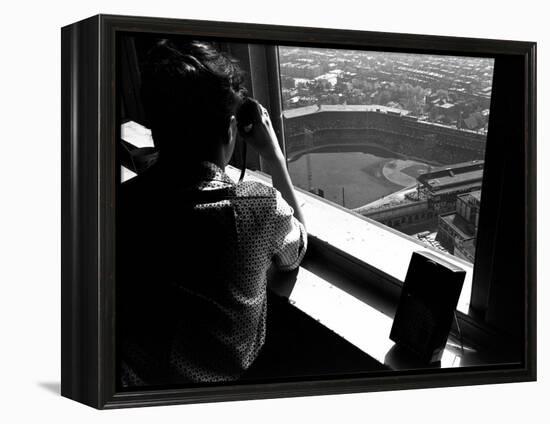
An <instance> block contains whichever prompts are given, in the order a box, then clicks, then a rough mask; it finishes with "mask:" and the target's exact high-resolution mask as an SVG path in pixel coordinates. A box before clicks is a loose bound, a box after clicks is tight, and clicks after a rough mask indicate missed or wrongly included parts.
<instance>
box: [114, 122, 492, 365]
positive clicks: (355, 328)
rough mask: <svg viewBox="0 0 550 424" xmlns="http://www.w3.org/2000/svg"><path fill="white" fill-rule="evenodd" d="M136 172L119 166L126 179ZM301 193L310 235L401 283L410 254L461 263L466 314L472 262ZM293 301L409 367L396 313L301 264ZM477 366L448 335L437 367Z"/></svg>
mask: <svg viewBox="0 0 550 424" xmlns="http://www.w3.org/2000/svg"><path fill="white" fill-rule="evenodd" d="M121 135H122V138H123V139H124V140H125V141H127V142H129V143H131V144H133V145H135V146H136V147H149V146H153V142H152V139H151V136H150V132H149V130H147V129H146V128H144V127H142V126H141V125H139V124H136V123H135V122H128V123H126V124H124V125H122V134H121ZM226 172H227V174H228V175H229V176H230V177H231V178H232V179H233V180H234V181H237V180H238V178H239V175H240V170H238V169H236V168H234V167H232V166H228V167H227V168H226ZM134 176H135V174H134V173H133V172H132V171H129V170H128V169H126V168H124V167H122V168H121V180H122V181H126V180H128V179H131V178H133V177H134ZM245 179H247V180H254V181H260V182H263V183H268V184H270V183H271V182H270V177H269V176H267V175H265V174H263V173H259V172H253V171H247V173H246V176H245ZM297 195H298V199H299V202H300V205H301V207H302V209H303V212H304V215H305V218H306V220H307V227H308V232H309V233H310V234H311V235H314V236H315V237H316V238H318V239H320V240H322V241H324V242H326V243H328V244H330V245H332V246H334V247H335V248H337V249H339V250H342V251H344V252H346V253H347V254H350V255H352V256H354V257H355V258H356V259H358V260H360V261H362V262H364V263H366V264H369V265H371V266H373V267H375V268H377V269H379V270H381V271H383V272H384V273H386V274H388V275H390V276H392V277H394V278H396V279H397V280H399V281H403V280H404V279H405V275H406V272H407V268H408V265H409V261H410V258H411V255H412V253H413V252H414V251H415V250H423V249H424V250H430V251H431V252H433V253H435V254H436V255H438V256H440V257H442V258H443V259H445V260H447V261H449V262H452V263H454V264H456V265H458V266H460V267H462V268H463V269H464V270H465V271H466V279H465V282H464V288H463V291H462V294H461V297H460V300H459V304H458V308H457V309H458V310H459V311H461V312H464V313H467V312H468V306H469V299H470V293H471V282H472V271H473V267H472V266H471V265H470V264H468V263H466V262H464V261H461V260H457V259H455V258H453V257H450V256H448V255H443V254H441V253H439V252H437V251H434V250H431V249H427V248H426V247H425V246H423V245H420V244H419V243H417V242H415V241H414V240H412V239H410V238H409V237H406V236H403V235H400V234H398V233H397V232H395V231H393V230H390V229H388V228H387V227H384V226H381V225H378V224H375V223H373V222H369V221H368V220H365V219H363V218H361V217H359V216H356V215H354V214H353V213H349V212H347V211H345V210H342V209H340V208H338V207H336V206H334V207H333V206H331V205H330V204H329V203H327V202H326V201H323V200H320V199H318V198H316V197H315V196H313V195H310V194H307V193H303V192H298V194H297ZM289 300H290V302H291V303H292V304H293V305H294V306H295V307H297V308H298V309H300V310H301V311H303V312H304V313H306V314H308V315H309V316H311V317H312V318H314V319H316V320H317V321H319V322H320V323H321V324H322V325H324V326H325V327H327V328H328V329H330V330H332V331H334V332H335V333H336V334H338V335H339V336H341V337H343V338H344V339H345V340H347V341H348V342H350V343H352V344H353V345H355V346H356V347H358V348H359V349H361V350H362V351H363V352H365V353H367V354H368V355H370V356H371V357H373V358H375V359H376V360H377V361H379V362H380V363H383V364H386V365H387V366H389V367H390V368H392V369H404V368H410V367H409V366H407V365H403V364H401V363H397V362H394V361H393V360H392V358H391V351H392V347H393V346H394V342H393V341H391V340H390V338H389V334H390V330H391V326H392V323H393V317H392V316H390V315H389V314H385V313H384V312H382V309H381V308H378V307H376V305H372V304H369V303H371V302H368V301H366V300H365V299H360V298H359V297H356V296H354V295H352V294H350V293H348V292H346V291H344V290H342V289H340V288H338V287H336V286H335V285H334V284H332V283H331V281H328V279H325V277H323V276H322V273H313V272H311V271H309V270H307V269H306V268H304V267H300V269H299V270H298V275H297V277H296V283H295V285H294V288H293V290H292V293H291V294H290V296H289ZM336 311H337V313H335V312H336ZM474 365H482V362H481V359H480V356H479V355H478V354H477V353H476V352H475V350H473V349H472V348H470V347H468V346H463V349H461V347H460V344H459V343H457V342H456V341H453V340H452V339H449V341H448V343H447V346H446V349H445V352H444V354H443V357H442V359H441V364H440V365H439V366H440V367H441V368H451V367H465V366H474Z"/></svg>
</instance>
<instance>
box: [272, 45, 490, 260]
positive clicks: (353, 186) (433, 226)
mask: <svg viewBox="0 0 550 424" xmlns="http://www.w3.org/2000/svg"><path fill="white" fill-rule="evenodd" d="M279 63H280V77H281V90H282V97H283V123H284V130H285V142H286V153H287V161H288V167H289V170H290V174H291V177H292V180H293V182H294V184H295V185H297V186H298V187H301V188H303V189H305V190H308V191H310V192H312V193H314V194H316V195H318V196H321V197H324V198H325V199H327V200H329V201H332V202H335V203H338V204H340V205H342V206H344V207H346V208H349V209H350V210H353V211H354V212H356V213H359V214H361V215H364V216H366V217H369V218H371V219H374V220H376V221H378V222H381V223H384V224H385V225H388V226H390V227H393V228H395V229H397V230H399V231H401V232H403V233H404V234H407V235H408V236H411V237H415V238H417V239H419V240H421V241H422V242H424V243H425V244H426V245H427V246H430V247H432V248H435V249H438V250H440V251H444V252H448V253H450V254H453V255H455V256H457V257H460V258H462V259H465V260H467V261H469V262H473V260H474V255H475V240H476V233H477V213H467V211H468V210H470V211H478V210H479V204H480V199H481V182H482V174H483V164H484V156H485V145H486V139H487V127H488V119H489V105H490V99H491V89H492V78H493V67H494V60H493V59H488V58H470V57H454V56H434V55H420V54H402V53H387V52H366V51H355V50H335V49H319V48H302V47H279ZM458 200H460V202H458ZM457 203H463V206H460V207H457Z"/></svg>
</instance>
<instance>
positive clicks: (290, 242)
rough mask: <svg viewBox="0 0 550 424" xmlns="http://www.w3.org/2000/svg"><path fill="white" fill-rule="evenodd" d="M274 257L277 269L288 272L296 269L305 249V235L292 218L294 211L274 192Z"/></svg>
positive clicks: (299, 225)
mask: <svg viewBox="0 0 550 424" xmlns="http://www.w3.org/2000/svg"><path fill="white" fill-rule="evenodd" d="M275 193H276V194H275V203H276V204H275V212H274V217H273V228H274V232H275V234H274V237H273V242H274V255H273V261H274V262H275V264H276V265H277V267H278V268H279V269H281V270H284V271H290V270H293V269H295V268H297V267H298V265H300V262H301V261H302V259H303V257H304V255H305V253H306V249H307V233H306V229H305V227H304V225H303V224H302V223H301V222H300V221H298V220H297V219H296V218H295V217H294V215H293V214H294V209H293V208H292V207H291V206H290V205H289V204H288V203H287V202H286V200H285V199H283V197H282V196H281V193H280V192H279V191H278V190H275Z"/></svg>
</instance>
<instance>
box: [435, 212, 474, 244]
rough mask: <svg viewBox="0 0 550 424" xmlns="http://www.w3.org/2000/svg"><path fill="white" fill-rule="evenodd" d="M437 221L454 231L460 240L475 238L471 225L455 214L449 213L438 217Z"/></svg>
mask: <svg viewBox="0 0 550 424" xmlns="http://www.w3.org/2000/svg"><path fill="white" fill-rule="evenodd" d="M439 219H440V220H441V221H443V222H445V223H446V224H447V225H448V226H449V227H451V228H452V229H453V230H454V231H456V232H457V233H458V234H459V235H460V236H461V237H462V239H469V238H472V237H474V236H475V233H474V231H473V227H472V225H471V224H470V223H469V222H468V221H466V219H464V218H463V217H462V216H461V215H459V214H458V213H456V212H449V213H445V214H441V215H439Z"/></svg>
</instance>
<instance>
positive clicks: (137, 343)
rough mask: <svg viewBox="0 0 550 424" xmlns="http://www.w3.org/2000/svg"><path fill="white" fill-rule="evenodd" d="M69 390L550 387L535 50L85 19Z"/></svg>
mask: <svg viewBox="0 0 550 424" xmlns="http://www.w3.org/2000/svg"><path fill="white" fill-rule="evenodd" d="M61 41H62V97H61V99H62V129H61V134H62V140H61V143H62V349H61V350H62V379H61V392H62V395H63V396H66V397H69V398H71V399H74V400H76V401H79V402H82V403H85V404H87V405H90V406H93V407H95V408H99V409H103V408H119V407H130V406H145V405H167V404H177V403H193V402H213V401H220V400H237V399H258V398H270V397H290V396H304V395H319V394H331V393H351V392H363V391H379V390H395V389H411V388H424V387H443V386H457V385H473V384H487V383H505V382H518V381H533V380H535V379H536V322H535V321H536V320H535V318H536V273H535V263H536V110H535V107H536V76H535V68H536V66H535V50H536V44H535V43H532V42H525V41H505V40H489V39H472V38H458V37H442V36H428V35H412V34H396V33H384V32H364V31H349V30H338V29H320V28H302V27H289V26H274V25H259V24H239V23H227V22H214V21H197V20H178V19H162V18H145V17H129V16H114V15H97V16H95V17H91V18H89V19H86V20H83V21H80V22H78V23H75V24H72V25H69V26H66V27H64V28H63V29H62V37H61Z"/></svg>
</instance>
